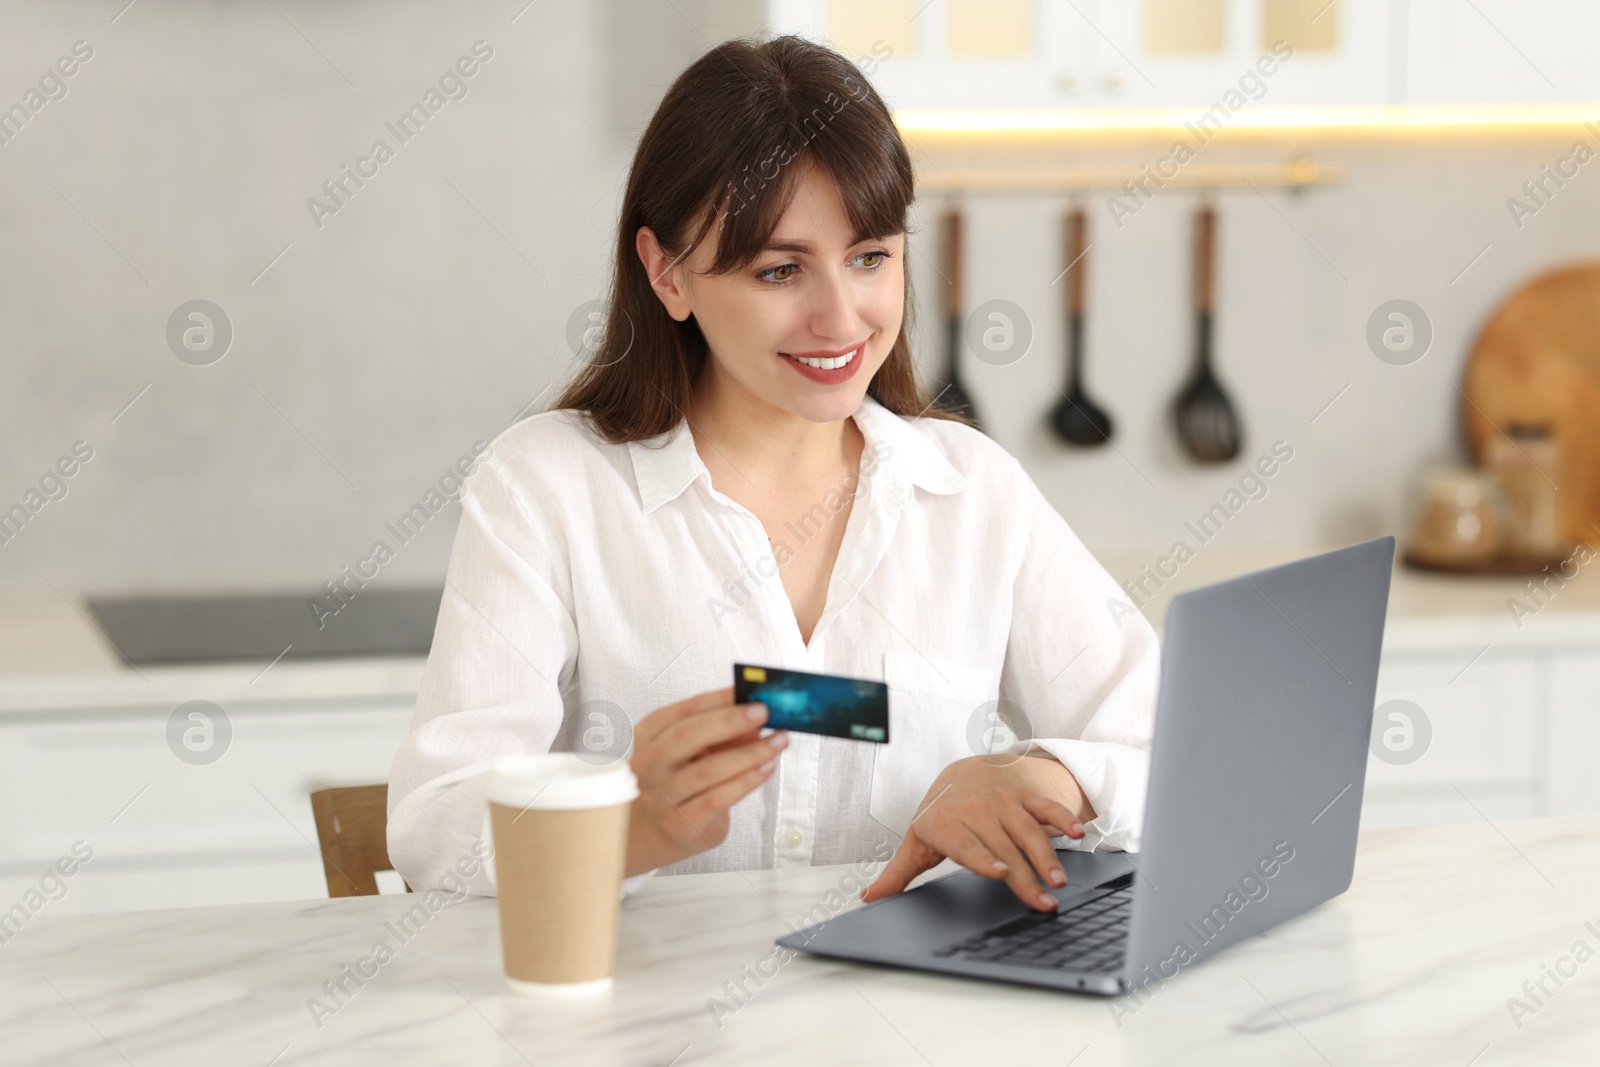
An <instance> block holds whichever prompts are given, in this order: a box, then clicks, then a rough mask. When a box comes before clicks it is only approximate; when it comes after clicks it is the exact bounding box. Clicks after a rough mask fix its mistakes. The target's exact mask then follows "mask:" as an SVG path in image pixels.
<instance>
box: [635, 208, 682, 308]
mask: <svg viewBox="0 0 1600 1067" xmlns="http://www.w3.org/2000/svg"><path fill="white" fill-rule="evenodd" d="M633 247H634V248H635V249H636V250H637V251H638V253H639V261H640V262H641V263H643V264H644V269H645V273H647V274H648V275H649V276H650V288H652V289H654V290H655V291H656V296H658V297H660V298H661V303H662V305H663V306H665V307H666V309H667V314H668V315H671V316H672V317H673V318H674V319H676V320H677V321H679V322H682V321H683V320H684V319H687V318H688V317H689V313H690V312H691V311H693V310H694V309H693V308H691V307H690V306H689V301H688V299H687V298H686V296H685V294H684V291H683V289H682V287H681V286H679V284H678V274H677V271H676V270H675V269H674V268H676V267H677V265H678V264H677V261H676V260H674V259H673V258H672V257H671V256H669V255H667V252H666V249H664V248H662V247H661V242H660V241H658V240H656V235H655V233H654V232H653V231H652V230H651V229H650V227H648V226H640V227H639V232H638V233H636V234H634V236H633Z"/></svg>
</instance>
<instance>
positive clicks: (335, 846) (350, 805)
mask: <svg viewBox="0 0 1600 1067" xmlns="http://www.w3.org/2000/svg"><path fill="white" fill-rule="evenodd" d="M311 814H312V815H313V816H314V817H315V818H316V820H317V842H318V844H319V845H320V846H321V849H322V873H323V874H324V875H325V876H326V877H327V879H328V896H330V897H370V896H376V895H377V893H378V879H377V878H376V877H375V876H376V874H377V872H378V871H392V870H394V864H392V863H390V862H389V839H388V829H389V786H388V785H387V784H383V785H353V786H348V787H345V788H342V789H319V790H317V791H316V792H315V793H312V794H311ZM406 892H407V893H409V892H411V887H410V886H409V885H408V886H406Z"/></svg>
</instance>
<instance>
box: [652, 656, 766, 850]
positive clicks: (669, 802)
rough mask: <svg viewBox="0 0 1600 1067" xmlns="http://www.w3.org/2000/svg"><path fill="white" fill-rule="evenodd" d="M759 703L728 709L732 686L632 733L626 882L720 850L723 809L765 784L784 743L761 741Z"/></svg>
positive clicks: (668, 709) (658, 714) (665, 711)
mask: <svg viewBox="0 0 1600 1067" xmlns="http://www.w3.org/2000/svg"><path fill="white" fill-rule="evenodd" d="M766 721H767V709H766V706H765V705H763V704H735V703H734V702H733V686H731V685H730V686H727V687H725V688H722V689H713V690H710V691H709V692H705V693H699V694H697V695H695V696H692V697H689V698H687V699H685V700H680V701H678V702H677V703H676V704H668V705H666V706H665V707H661V708H657V709H656V710H655V711H652V712H651V713H650V714H648V715H646V716H645V717H644V718H642V719H640V720H639V721H638V723H636V724H635V725H634V728H633V757H632V758H631V759H630V760H629V763H630V765H631V766H632V767H633V773H634V775H635V776H636V777H637V778H638V779H639V796H638V798H637V799H635V800H634V801H633V807H632V809H631V811H630V813H629V817H628V858H627V862H626V864H625V866H624V868H623V874H624V876H625V877H632V876H633V875H636V874H643V873H644V872H645V871H650V870H654V869H655V868H657V867H664V866H666V865H667V864H669V863H676V862H677V861H679V860H681V859H687V858H688V857H690V856H693V855H696V854H697V853H700V852H704V851H705V850H706V849H708V848H714V847H716V846H717V845H720V844H721V843H722V842H723V840H724V839H725V838H726V837H727V836H728V809H729V808H731V807H733V805H734V804H735V803H737V802H738V801H739V799H740V798H741V797H743V796H744V795H745V794H747V793H749V792H750V791H751V790H753V789H755V788H756V787H757V786H759V785H760V784H761V783H762V782H765V781H766V780H767V779H768V778H769V777H770V776H771V775H772V772H773V770H774V769H776V767H777V765H778V754H779V753H780V752H781V751H782V750H783V748H784V746H785V745H787V744H788V743H789V735H788V732H787V731H784V730H777V731H774V732H773V733H772V734H770V735H769V736H767V737H762V736H761V724H762V723H764V722H766Z"/></svg>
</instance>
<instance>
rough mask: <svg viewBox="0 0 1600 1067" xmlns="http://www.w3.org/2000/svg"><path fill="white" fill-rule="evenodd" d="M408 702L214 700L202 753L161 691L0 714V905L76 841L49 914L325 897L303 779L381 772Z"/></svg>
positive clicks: (335, 779) (369, 779)
mask: <svg viewBox="0 0 1600 1067" xmlns="http://www.w3.org/2000/svg"><path fill="white" fill-rule="evenodd" d="M413 702H414V701H413V698H411V697H409V696H400V697H397V696H380V697H373V698H368V699H360V698H340V699H339V700H337V701H329V700H326V699H324V700H315V699H308V700H297V701H292V702H250V701H237V702H226V701H223V702H219V703H220V706H222V708H223V710H224V711H225V713H226V714H227V716H228V718H229V722H230V724H231V727H232V738H231V741H230V742H229V745H228V748H227V750H226V752H225V753H224V755H223V756H222V757H221V758H220V759H218V760H217V761H216V762H214V763H210V764H207V765H203V766H196V765H191V764H189V763H185V762H183V761H181V760H180V759H178V758H177V757H176V756H175V755H174V754H173V752H172V751H171V749H169V748H168V745H167V719H168V716H169V715H170V714H171V711H172V708H171V707H170V706H167V705H156V706H148V707H138V706H134V707H124V708H96V709H84V710H74V711H48V712H39V713H37V714H21V715H17V714H13V715H9V716H6V717H4V718H0V812H3V815H0V894H3V895H0V901H5V902H6V904H3V905H0V907H5V906H9V903H10V902H12V901H14V900H15V899H17V898H18V896H19V895H20V893H21V892H22V891H23V889H25V888H26V887H27V886H28V885H31V884H34V883H36V882H37V880H38V877H39V875H40V874H41V873H42V872H43V871H44V870H45V868H46V867H48V866H49V865H50V864H51V863H53V862H54V861H55V860H56V859H57V858H58V857H60V856H63V855H65V854H67V853H68V852H69V850H70V849H71V847H72V845H73V843H74V842H76V841H84V842H86V843H87V844H88V846H89V847H91V848H92V849H93V850H94V858H93V859H92V860H91V861H89V862H88V863H87V864H85V865H84V866H83V868H82V870H81V872H80V873H78V874H77V875H76V876H75V877H74V878H73V879H72V880H71V883H70V886H71V891H70V892H69V893H68V895H67V896H66V898H64V899H63V900H61V901H59V902H56V903H53V904H51V905H49V907H50V908H51V911H52V913H67V912H71V911H79V910H132V909H139V908H151V907H178V906H184V905H188V904H198V903H207V904H229V903H245V902H252V901H264V900H282V899H292V898H294V897H316V896H321V895H323V894H324V893H326V892H327V889H326V882H325V880H324V878H323V872H322V861H321V858H320V855H319V853H318V850H317V847H316V840H317V834H316V826H315V823H314V821H313V819H312V815H311V804H310V793H311V792H312V791H313V790H315V789H320V788H323V787H326V786H337V785H362V784H369V783H374V782H383V781H387V780H388V777H389V765H390V761H391V760H392V759H393V757H394V753H395V750H396V749H397V748H398V747H399V744H400V741H401V739H402V738H404V736H405V734H406V731H407V729H408V728H409V726H410V721H411V711H412V705H413Z"/></svg>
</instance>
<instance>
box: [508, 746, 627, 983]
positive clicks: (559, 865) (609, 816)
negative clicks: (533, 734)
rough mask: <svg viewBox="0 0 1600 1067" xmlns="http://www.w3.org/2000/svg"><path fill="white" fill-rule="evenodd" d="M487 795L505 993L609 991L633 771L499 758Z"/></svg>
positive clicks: (536, 757)
mask: <svg viewBox="0 0 1600 1067" xmlns="http://www.w3.org/2000/svg"><path fill="white" fill-rule="evenodd" d="M488 794H489V822H490V825H491V827H492V831H493V834H494V868H495V871H496V875H495V877H496V881H497V893H498V896H499V901H500V943H501V948H502V950H503V952H504V954H505V972H506V988H507V989H509V990H510V991H511V992H513V993H520V994H525V995H531V996H537V995H549V994H553V995H558V996H560V995H575V994H576V995H581V994H585V993H592V992H600V991H603V990H605V989H608V988H609V987H610V985H611V978H612V972H613V971H614V970H615V968H616V962H617V921H618V914H619V912H620V910H621V906H622V905H621V896H622V872H623V867H624V865H625V863H626V861H627V852H628V813H629V811H630V808H631V803H632V801H633V799H634V798H635V797H637V796H638V795H639V786H638V782H637V780H636V779H635V777H634V774H633V768H631V767H630V766H628V764H627V762H626V761H623V760H619V761H617V762H615V763H610V764H604V765H597V764H593V763H589V762H587V761H585V760H583V759H581V758H580V757H578V756H577V755H575V754H573V753H570V752H551V753H540V754H526V755H516V756H505V757H502V758H500V759H498V760H496V761H495V763H494V766H493V768H492V769H491V770H490V772H489V789H488Z"/></svg>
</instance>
